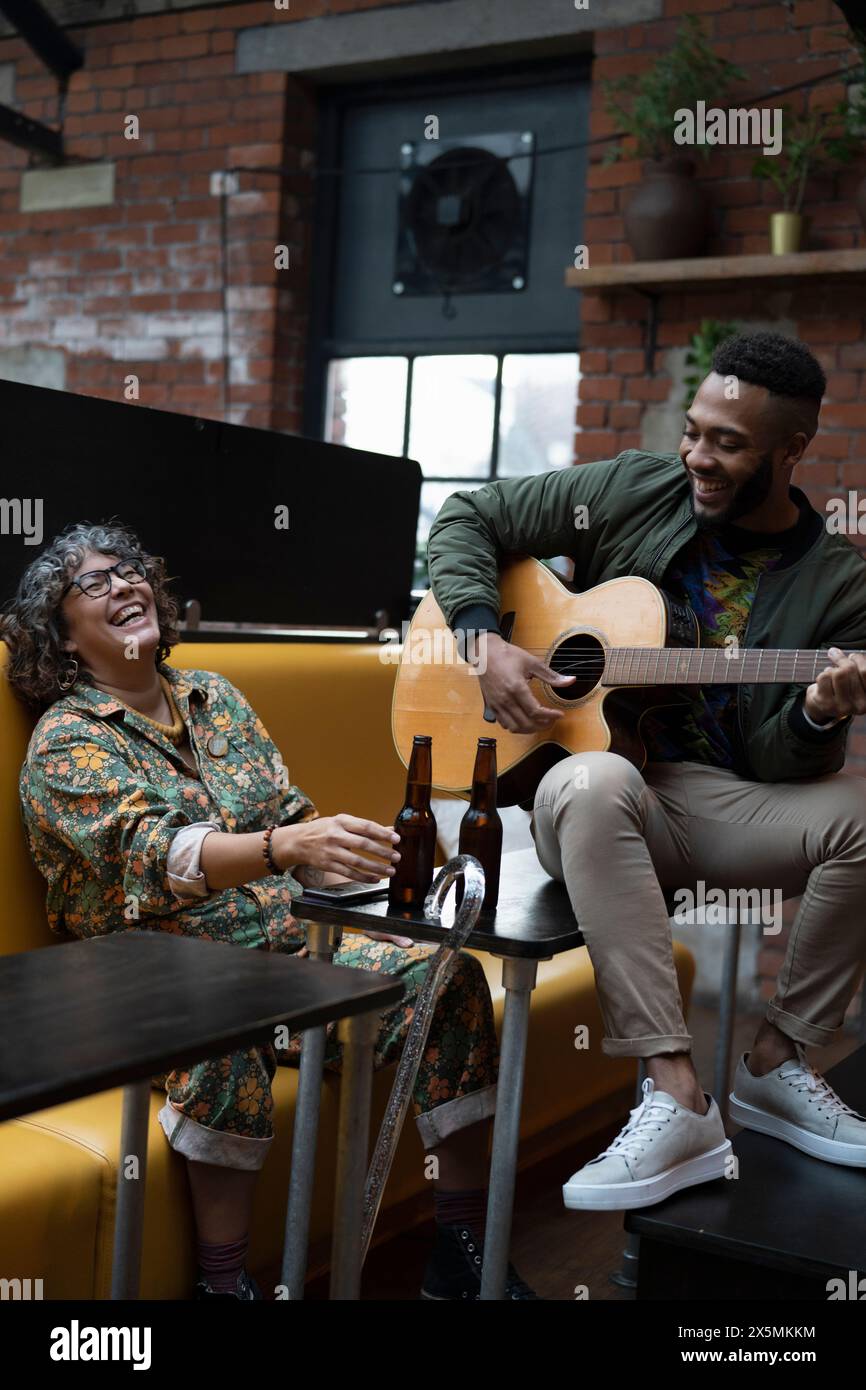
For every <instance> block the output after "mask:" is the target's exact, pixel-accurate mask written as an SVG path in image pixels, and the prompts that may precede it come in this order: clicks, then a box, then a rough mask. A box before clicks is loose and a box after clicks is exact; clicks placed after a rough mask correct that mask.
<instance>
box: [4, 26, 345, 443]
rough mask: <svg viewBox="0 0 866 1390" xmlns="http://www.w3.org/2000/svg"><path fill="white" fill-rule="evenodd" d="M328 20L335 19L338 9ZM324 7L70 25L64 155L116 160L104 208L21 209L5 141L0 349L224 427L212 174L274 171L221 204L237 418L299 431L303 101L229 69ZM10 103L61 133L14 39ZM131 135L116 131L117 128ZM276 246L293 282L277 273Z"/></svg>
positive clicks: (49, 98)
mask: <svg viewBox="0 0 866 1390" xmlns="http://www.w3.org/2000/svg"><path fill="white" fill-rule="evenodd" d="M334 8H335V9H341V8H345V6H342V5H339V4H336V5H335V6H334ZM324 9H325V7H324V6H323V5H320V4H314V3H310V2H309V0H292V5H291V10H290V12H289V13H286V12H277V11H274V10H272V9H269V7H266V6H262V5H259V4H254V5H253V4H251V5H240V6H219V7H208V8H207V9H201V10H192V11H189V12H177V13H169V14H160V15H149V16H146V17H142V18H134V19H130V20H125V21H123V22H117V23H111V24H103V25H91V26H87V27H84V28H80V29H73V30H70V36H71V37H72V39H73V40H74V41H75V42H76V43H77V44H78V45H79V46H80V47H81V48H82V49H83V50H84V52H85V54H86V62H85V65H84V67H83V69H82V70H81V71H79V72H77V73H75V74H74V76H73V77H72V79H71V81H70V86H69V94H68V98H67V105H66V118H65V121H64V132H65V140H66V147H67V150H68V152H69V155H70V156H71V157H72V158H73V159H75V160H84V161H88V160H100V159H110V160H115V161H116V166H117V170H116V173H117V184H116V199H115V202H114V204H113V205H111V206H108V207H96V208H83V209H78V210H75V209H71V210H68V211H66V210H64V211H54V212H38V213H29V214H22V213H21V212H20V211H19V210H18V209H19V185H20V176H21V171H22V170H23V169H25V168H26V167H28V155H27V153H26V152H25V151H24V150H20V149H16V148H14V147H12V146H9V145H0V244H2V257H0V305H2V325H0V346H3V347H9V346H15V345H18V344H21V345H26V346H28V347H31V346H37V345H38V346H49V347H60V348H61V349H63V350H64V352H65V354H66V359H67V371H66V385H67V388H68V389H69V390H72V391H80V392H84V393H87V394H89V395H95V396H104V397H109V398H111V399H123V389H124V378H125V377H126V376H127V375H128V374H130V373H134V374H135V375H137V376H138V377H139V379H140V390H141V396H140V399H141V401H142V403H143V404H146V405H149V406H154V407H158V408H163V409H170V410H177V411H190V412H198V413H201V414H204V415H209V416H212V417H218V418H219V417H221V416H222V414H223V408H222V402H223V397H222V387H221V381H222V374H223V364H222V325H221V308H222V294H221V286H222V272H221V265H220V259H221V252H220V200H219V198H217V197H214V196H212V194H211V191H210V176H211V173H212V172H213V171H217V170H221V169H225V168H227V167H232V166H246V167H252V168H253V169H257V168H260V167H265V166H267V167H273V166H278V165H280V164H281V163H282V164H283V165H284V166H286V167H287V168H288V169H289V170H297V172H296V173H290V174H289V175H287V176H286V177H285V178H283V179H282V180H280V179H279V178H276V177H272V176H270V175H267V176H265V175H256V174H241V176H240V178H241V183H240V192H239V193H238V194H237V195H235V196H232V197H230V198H229V199H228V203H227V211H228V217H227V223H228V264H229V275H228V285H229V287H230V288H229V290H228V299H227V303H228V309H229V326H230V339H231V358H232V371H231V386H230V391H231V413H230V414H231V418H232V419H233V420H236V421H238V422H241V423H245V424H250V425H258V426H265V427H274V428H278V429H292V430H297V429H299V428H300V404H301V388H302V364H303V358H304V347H305V343H304V339H305V336H306V319H305V309H306V303H305V299H306V265H307V259H308V254H307V252H308V248H307V246H306V228H307V225H308V220H309V209H310V202H311V193H312V174H311V167H312V161H313V153H312V148H313V139H314V134H315V122H314V104H313V101H312V99H311V95H310V93H309V92H308V91H307V90H306V89H305V88H304V85H303V84H302V83H300V82H298V81H295V80H293V79H290V78H287V77H286V76H285V75H284V74H280V73H261V74H250V75H244V76H239V75H237V74H236V73H235V70H234V69H235V57H234V49H235V41H236V35H237V31H238V30H239V29H240V28H244V27H248V26H250V25H254V24H255V25H260V24H262V23H267V22H268V20H269V19H271V18H273V20H274V22H282V23H291V22H293V21H294V20H297V19H302V18H304V17H306V16H308V15H311V14H314V13H320V12H322V11H323V10H324ZM0 62H14V63H15V68H16V94H15V95H16V105H17V106H19V107H20V108H21V109H22V110H24V111H25V112H26V113H27V115H29V116H32V117H34V118H35V119H38V120H43V121H45V122H46V123H47V124H49V125H54V124H56V122H57V95H56V83H55V81H54V79H53V78H52V77H51V75H50V74H48V73H47V72H46V70H45V68H44V67H43V66H42V65H41V64H40V62H39V61H38V59H37V58H36V57H35V55H33V54H32V53H31V52H30V50H29V49H28V48H27V46H26V44H24V43H23V42H22V41H21V40H19V39H9V40H6V41H3V42H0ZM129 114H134V115H136V116H138V118H139V120H140V138H139V139H138V140H127V139H125V138H124V135H123V122H124V117H125V116H127V115H129ZM283 244H284V245H287V246H288V247H289V250H290V269H289V270H282V271H277V270H275V268H274V248H275V246H277V245H283Z"/></svg>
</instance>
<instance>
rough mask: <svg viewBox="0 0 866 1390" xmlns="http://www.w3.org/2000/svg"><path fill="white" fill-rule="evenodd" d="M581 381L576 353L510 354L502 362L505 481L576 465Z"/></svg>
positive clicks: (501, 427) (500, 464)
mask: <svg viewBox="0 0 866 1390" xmlns="http://www.w3.org/2000/svg"><path fill="white" fill-rule="evenodd" d="M579 376H580V373H579V370H578V355H577V353H576V352H533V353H509V354H508V356H507V357H506V358H505V359H504V360H503V363H502V405H501V409H500V416H499V459H498V464H497V470H496V471H497V473H498V475H499V476H500V477H503V478H511V477H519V476H522V475H523V474H526V473H545V472H547V470H548V469H549V468H563V467H565V465H566V464H569V463H571V460H572V458H573V457H574V433H575V422H574V417H575V410H576V407H577V388H578V381H579Z"/></svg>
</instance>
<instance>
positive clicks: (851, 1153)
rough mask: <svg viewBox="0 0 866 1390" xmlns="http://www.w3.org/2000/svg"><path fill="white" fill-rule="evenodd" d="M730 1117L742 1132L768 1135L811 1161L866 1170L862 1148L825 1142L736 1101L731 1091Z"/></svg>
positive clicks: (764, 1112) (791, 1124) (798, 1127)
mask: <svg viewBox="0 0 866 1390" xmlns="http://www.w3.org/2000/svg"><path fill="white" fill-rule="evenodd" d="M728 1101H729V1104H730V1112H729V1113H730V1117H731V1119H732V1120H733V1121H734V1122H735V1123H736V1124H738V1125H742V1126H743V1128H744V1129H753V1130H755V1131H756V1132H757V1133H758V1134H768V1135H769V1136H770V1137H771V1138H772V1139H782V1140H783V1141H784V1142H785V1143H786V1144H792V1145H793V1147H794V1148H795V1149H800V1150H801V1152H802V1153H804V1154H809V1156H810V1157H811V1158H823V1159H824V1161H825V1162H827V1163H841V1164H844V1166H845V1167H846V1168H866V1145H863V1144H846V1143H844V1142H843V1141H842V1140H841V1139H825V1138H824V1137H823V1135H820V1134H812V1132H811V1131H810V1130H808V1129H803V1128H802V1127H801V1126H800V1125H795V1124H794V1123H793V1121H791V1120H783V1119H782V1118H781V1117H780V1116H779V1115H771V1114H770V1113H769V1111H767V1110H759V1109H758V1107H757V1106H756V1105H749V1103H748V1101H745V1100H740V1099H739V1098H738V1097H737V1096H736V1094H735V1093H734V1092H733V1091H732V1092H731V1094H730V1095H729V1097H728Z"/></svg>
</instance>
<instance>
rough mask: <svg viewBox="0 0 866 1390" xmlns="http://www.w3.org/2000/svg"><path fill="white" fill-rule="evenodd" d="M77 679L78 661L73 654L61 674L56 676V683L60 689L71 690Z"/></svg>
mask: <svg viewBox="0 0 866 1390" xmlns="http://www.w3.org/2000/svg"><path fill="white" fill-rule="evenodd" d="M77 680H78V662H77V661H76V659H75V657H74V656H73V657H72V659H71V660H70V661H69V663H68V665H67V666H66V667H65V669H64V671H63V674H62V675H60V676H58V677H57V684H58V686H59V688H60V689H61V690H71V689H72V687H73V685H74V684H75V682H76V681H77Z"/></svg>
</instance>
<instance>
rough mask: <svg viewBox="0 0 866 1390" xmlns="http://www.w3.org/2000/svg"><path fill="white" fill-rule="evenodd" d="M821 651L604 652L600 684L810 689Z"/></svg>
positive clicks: (823, 659) (821, 665)
mask: <svg viewBox="0 0 866 1390" xmlns="http://www.w3.org/2000/svg"><path fill="white" fill-rule="evenodd" d="M832 664H833V663H832V661H831V660H830V658H829V657H828V655H827V653H826V652H823V651H800V650H799V649H798V650H796V651H783V650H776V649H773V650H770V649H764V648H762V647H740V648H739V649H737V648H734V647H698V648H691V647H609V648H608V649H607V651H606V653H605V663H604V675H603V676H602V680H601V683H602V685H753V684H754V685H770V684H774V683H776V682H780V683H782V684H785V685H789V684H790V685H797V684H802V685H811V683H812V681H814V680H815V679H816V678H817V677H818V675H819V674H820V672H821V671H823V670H824V669H825V668H826V667H828V666H832Z"/></svg>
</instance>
